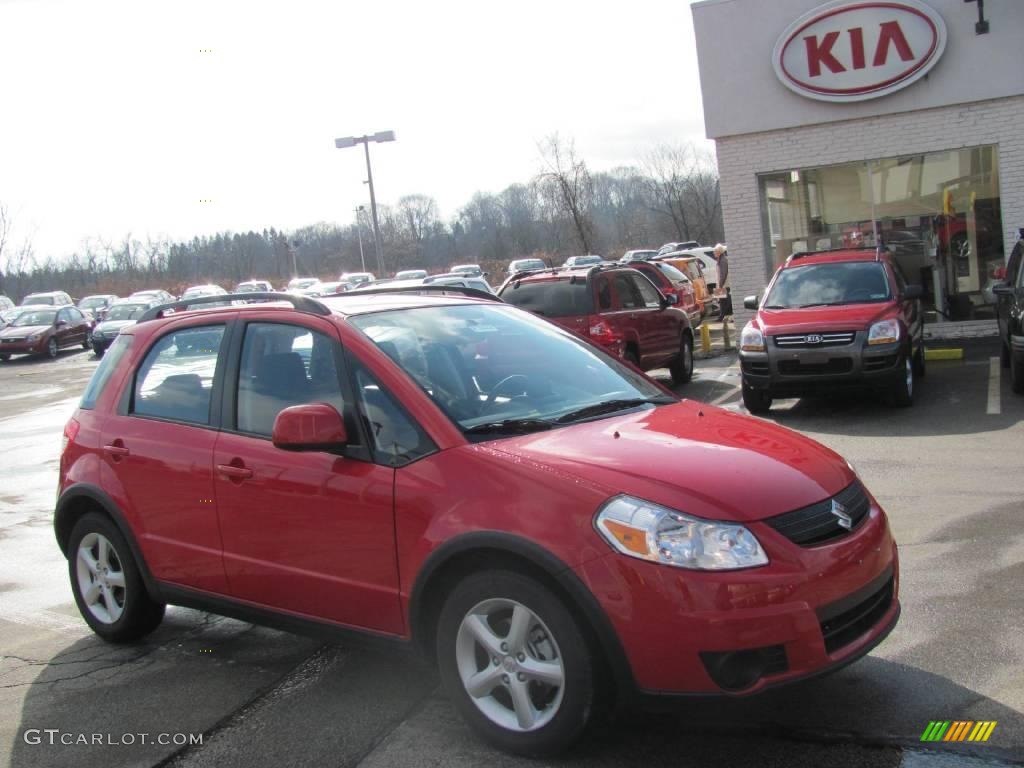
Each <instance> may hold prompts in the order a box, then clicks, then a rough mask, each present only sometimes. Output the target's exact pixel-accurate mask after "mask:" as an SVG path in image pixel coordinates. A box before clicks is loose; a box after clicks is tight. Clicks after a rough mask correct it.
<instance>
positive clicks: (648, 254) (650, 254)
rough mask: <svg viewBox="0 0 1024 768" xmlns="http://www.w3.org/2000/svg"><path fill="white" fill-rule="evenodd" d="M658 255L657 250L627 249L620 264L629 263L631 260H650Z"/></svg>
mask: <svg viewBox="0 0 1024 768" xmlns="http://www.w3.org/2000/svg"><path fill="white" fill-rule="evenodd" d="M657 255H658V252H657V251H648V250H644V251H626V252H625V253H624V254H623V255H622V258H621V259H619V263H620V264H629V262H631V261H650V260H651V259H653V258H654V257H655V256H657Z"/></svg>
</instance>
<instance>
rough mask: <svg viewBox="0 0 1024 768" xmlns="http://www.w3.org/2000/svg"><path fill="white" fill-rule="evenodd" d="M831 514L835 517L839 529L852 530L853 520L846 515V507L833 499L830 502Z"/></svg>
mask: <svg viewBox="0 0 1024 768" xmlns="http://www.w3.org/2000/svg"><path fill="white" fill-rule="evenodd" d="M832 514H833V515H835V516H836V518H837V520H838V523H839V527H840V528H845V529H846V530H850V529H851V528H853V518H852V517H850V516H849V515H848V514H846V507H844V506H843V505H842V504H840V503H839V502H838V501H836V500H835V499H833V500H832Z"/></svg>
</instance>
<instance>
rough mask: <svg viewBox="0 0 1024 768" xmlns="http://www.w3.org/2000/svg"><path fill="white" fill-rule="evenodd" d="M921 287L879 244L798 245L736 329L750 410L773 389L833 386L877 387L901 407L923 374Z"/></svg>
mask: <svg viewBox="0 0 1024 768" xmlns="http://www.w3.org/2000/svg"><path fill="white" fill-rule="evenodd" d="M921 293H922V291H921V286H919V285H908V284H907V282H906V280H905V279H904V277H903V274H902V272H901V271H900V268H899V265H898V264H897V263H896V262H895V261H894V260H893V259H892V258H891V256H890V255H889V254H888V253H887V252H886V251H882V250H878V251H876V250H875V249H871V250H866V249H860V250H858V249H843V250H837V251H823V252H817V253H798V254H794V255H793V256H790V257H789V259H787V260H786V263H785V264H783V265H782V266H781V267H779V269H778V271H776V273H775V276H774V277H773V278H772V280H771V282H770V283H769V285H768V289H767V291H766V292H765V297H764V300H763V301H761V303H760V307H759V306H758V301H757V297H756V296H748V297H746V298H745V299H744V300H743V305H744V306H745V307H746V308H747V309H756V310H757V314H756V315H754V318H753V319H752V320H751V321H750V322H749V323H747V325H746V327H745V328H744V329H743V333H742V334H741V336H740V365H741V370H742V379H743V403H744V405H746V407H747V410H749V411H750V412H751V413H763V412H765V411H767V410H768V409H769V408H771V405H772V400H773V398H775V397H800V396H803V395H807V394H813V393H815V392H826V391H832V390H834V389H835V388H837V387H843V386H861V387H865V386H866V387H871V388H874V389H878V390H881V391H883V392H884V393H885V394H887V395H888V396H889V398H890V399H891V400H892V401H893V402H894V403H895V404H896V405H899V406H909V405H912V404H913V400H914V380H915V377H917V378H920V377H923V376H924V329H923V325H922V321H921V306H920V297H921Z"/></svg>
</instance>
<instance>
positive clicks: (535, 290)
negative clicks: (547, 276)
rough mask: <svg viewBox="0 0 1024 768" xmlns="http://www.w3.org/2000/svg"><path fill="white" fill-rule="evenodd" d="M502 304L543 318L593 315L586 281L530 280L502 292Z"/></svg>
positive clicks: (512, 285) (592, 304)
mask: <svg viewBox="0 0 1024 768" xmlns="http://www.w3.org/2000/svg"><path fill="white" fill-rule="evenodd" d="M501 298H502V300H503V301H505V302H507V303H509V304H513V305H515V306H517V307H519V308H520V309H525V310H528V311H530V312H533V313H535V314H538V315H543V316H544V317H572V316H576V315H589V314H592V313H593V311H594V301H593V297H592V296H591V292H590V285H589V283H587V281H586V280H572V279H567V280H531V281H528V282H516V283H512V284H511V285H509V286H508V287H506V288H505V290H504V291H502V292H501Z"/></svg>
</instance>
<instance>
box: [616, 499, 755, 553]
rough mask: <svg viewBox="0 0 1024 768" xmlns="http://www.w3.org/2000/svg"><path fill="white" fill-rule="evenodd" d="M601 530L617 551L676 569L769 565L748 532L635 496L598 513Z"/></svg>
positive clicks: (729, 524) (733, 524) (732, 524)
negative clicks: (672, 566)
mask: <svg viewBox="0 0 1024 768" xmlns="http://www.w3.org/2000/svg"><path fill="white" fill-rule="evenodd" d="M596 524H597V530H598V531H599V532H600V533H601V535H602V536H603V537H604V538H605V540H606V541H607V542H608V543H609V544H611V545H612V547H614V548H615V549H616V550H617V551H619V552H621V553H622V554H624V555H629V556H630V557H636V558H639V559H641V560H650V561H652V562H655V563H661V564H663V565H674V566H676V567H677V568H691V569H695V570H705V571H728V570H735V569H738V568H754V567H756V566H759V565H767V563H768V556H767V555H766V554H765V552H764V549H762V547H761V543H760V542H759V541H758V540H757V537H755V536H754V534H752V533H751V532H750V531H748V530H747V529H746V528H744V527H743V526H742V525H736V524H735V523H721V522H715V521H713V520H701V519H699V518H696V517H690V516H689V515H684V514H683V513H682V512H677V511H675V510H674V509H669V508H667V507H663V506H661V505H659V504H653V503H651V502H649V501H644V500H643V499H637V498H634V497H632V496H616V497H615V498H614V499H611V500H610V501H608V502H606V503H605V505H604V506H603V507H601V509H600V510H599V511H598V513H597V517H596Z"/></svg>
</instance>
